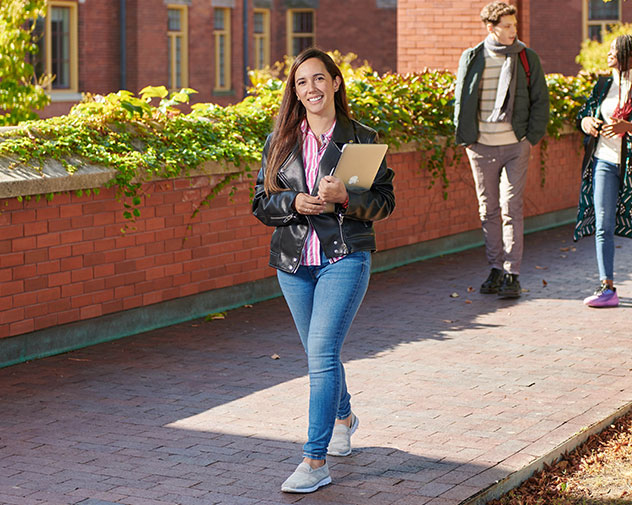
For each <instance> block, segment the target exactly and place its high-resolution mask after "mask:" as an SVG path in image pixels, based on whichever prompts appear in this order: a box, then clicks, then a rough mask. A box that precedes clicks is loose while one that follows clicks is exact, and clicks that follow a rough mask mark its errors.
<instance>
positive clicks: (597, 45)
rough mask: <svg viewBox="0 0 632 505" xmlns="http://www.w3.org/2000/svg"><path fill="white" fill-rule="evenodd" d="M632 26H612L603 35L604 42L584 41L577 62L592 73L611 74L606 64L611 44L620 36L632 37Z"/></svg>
mask: <svg viewBox="0 0 632 505" xmlns="http://www.w3.org/2000/svg"><path fill="white" fill-rule="evenodd" d="M631 34H632V24H617V25H614V26H612V27H611V28H610V29H609V30H606V32H605V33H604V34H603V41H602V42H599V41H597V40H588V39H587V40H584V41H583V42H582V46H581V50H580V52H579V55H577V57H576V58H575V61H576V62H577V63H579V64H580V65H581V66H582V69H583V70H585V71H586V72H590V73H605V72H609V69H608V64H607V62H606V59H607V55H608V50H609V49H610V44H611V43H612V41H613V40H614V39H616V38H617V37H618V36H619V35H631Z"/></svg>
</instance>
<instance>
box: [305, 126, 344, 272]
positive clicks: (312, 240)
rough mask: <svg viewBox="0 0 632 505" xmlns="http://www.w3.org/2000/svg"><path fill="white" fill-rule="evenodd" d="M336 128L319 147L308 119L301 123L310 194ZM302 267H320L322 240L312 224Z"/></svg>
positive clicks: (328, 131)
mask: <svg viewBox="0 0 632 505" xmlns="http://www.w3.org/2000/svg"><path fill="white" fill-rule="evenodd" d="M335 126H336V122H335V121H334V124H333V125H331V128H330V129H329V130H327V131H326V132H325V133H323V134H322V135H321V137H320V147H319V145H318V140H317V139H316V135H314V132H313V131H312V130H311V129H310V128H309V125H308V124H307V119H303V122H302V123H301V131H302V132H303V165H304V166H305V180H306V182H307V188H308V189H309V192H310V193H311V192H312V190H313V189H314V184H315V183H316V178H317V177H318V165H319V164H320V160H321V159H322V157H323V154H325V149H326V148H327V145H329V142H330V141H331V137H332V136H333V134H334V128H335ZM336 259H338V258H336ZM301 265H309V266H318V265H320V240H319V239H318V235H316V232H315V231H314V228H312V225H311V224H310V225H309V232H308V233H307V240H306V241H305V245H304V246H303V253H302V254H301Z"/></svg>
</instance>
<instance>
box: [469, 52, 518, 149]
mask: <svg viewBox="0 0 632 505" xmlns="http://www.w3.org/2000/svg"><path fill="white" fill-rule="evenodd" d="M484 54H485V68H484V70H483V76H482V78H481V85H480V96H479V103H478V142H479V143H481V144H485V145H488V146H504V145H507V144H515V143H516V142H518V139H517V138H516V134H515V133H514V131H513V128H512V126H511V123H488V122H487V121H485V120H484V118H488V117H489V116H490V114H491V113H492V111H493V110H494V103H495V102H496V90H497V89H498V79H499V78H500V69H501V67H502V66H503V63H504V62H505V59H506V58H507V56H506V55H497V54H495V53H493V52H491V51H489V50H488V49H487V48H484Z"/></svg>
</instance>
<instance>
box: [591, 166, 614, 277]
mask: <svg viewBox="0 0 632 505" xmlns="http://www.w3.org/2000/svg"><path fill="white" fill-rule="evenodd" d="M618 197H619V165H618V164H617V163H610V162H609V161H604V160H601V159H599V158H596V159H595V164H594V167H593V201H594V205H595V249H596V252H597V266H598V267H599V279H600V280H602V281H603V280H606V279H610V280H612V279H613V276H614V228H615V220H616V215H617V200H618Z"/></svg>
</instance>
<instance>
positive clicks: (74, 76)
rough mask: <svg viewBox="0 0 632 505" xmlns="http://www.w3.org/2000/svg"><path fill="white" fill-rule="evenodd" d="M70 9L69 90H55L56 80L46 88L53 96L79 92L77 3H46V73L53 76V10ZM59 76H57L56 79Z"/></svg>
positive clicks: (44, 37) (63, 0) (56, 0)
mask: <svg viewBox="0 0 632 505" xmlns="http://www.w3.org/2000/svg"><path fill="white" fill-rule="evenodd" d="M55 7H58V8H67V9H69V14H70V15H69V23H70V27H69V38H70V40H69V45H70V47H69V49H68V58H69V63H68V81H69V86H68V87H67V88H55V87H53V83H54V82H55V79H53V80H51V82H50V83H49V84H48V85H47V86H46V88H45V89H46V92H47V93H49V94H50V95H51V96H53V95H62V94H69V93H78V92H79V22H78V19H79V18H78V6H77V2H70V1H67V0H48V1H47V2H46V16H45V17H44V36H43V39H44V73H45V74H47V75H52V74H53V44H52V33H53V32H52V16H51V12H52V9H53V8H55ZM56 77H57V76H55V78H56Z"/></svg>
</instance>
